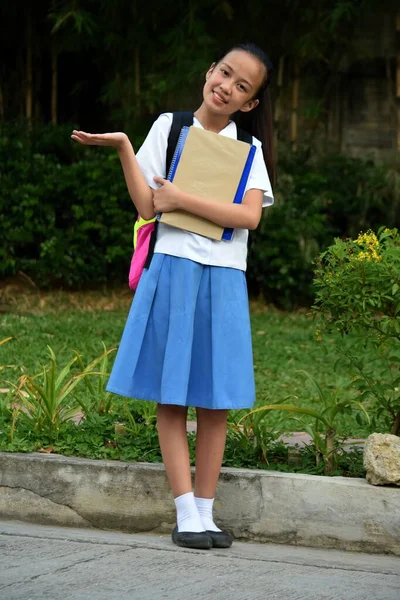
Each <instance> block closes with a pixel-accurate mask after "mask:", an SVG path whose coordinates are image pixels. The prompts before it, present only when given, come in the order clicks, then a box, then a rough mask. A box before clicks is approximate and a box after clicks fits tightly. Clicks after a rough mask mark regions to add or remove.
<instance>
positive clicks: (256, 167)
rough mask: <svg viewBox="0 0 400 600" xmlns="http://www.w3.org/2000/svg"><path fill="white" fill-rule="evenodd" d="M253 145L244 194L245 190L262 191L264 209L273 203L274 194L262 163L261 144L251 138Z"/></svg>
mask: <svg viewBox="0 0 400 600" xmlns="http://www.w3.org/2000/svg"><path fill="white" fill-rule="evenodd" d="M253 144H254V145H255V146H256V153H255V156H254V161H253V165H252V168H251V171H250V176H249V179H248V181H247V186H246V190H245V193H246V192H247V190H254V189H256V190H262V191H263V192H264V197H263V204H262V205H263V208H265V207H267V206H271V205H272V204H273V203H274V194H273V193H272V186H271V182H270V180H269V176H268V171H267V167H266V165H265V162H264V156H263V152H262V146H261V142H260V140H258V139H257V138H254V137H253Z"/></svg>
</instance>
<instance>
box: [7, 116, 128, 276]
mask: <svg viewBox="0 0 400 600" xmlns="http://www.w3.org/2000/svg"><path fill="white" fill-rule="evenodd" d="M43 132H44V134H45V135H44V136H43V138H40V136H39V133H38V132H37V130H34V131H33V132H32V133H31V136H30V137H28V136H27V135H26V134H25V136H23V134H22V133H21V131H20V130H19V129H18V127H17V126H15V131H14V130H13V129H12V128H10V130H7V131H5V130H4V128H3V130H2V132H1V136H0V162H1V180H0V182H1V187H0V189H1V191H0V215H1V216H0V227H1V230H2V244H1V246H0V276H3V277H5V276H8V275H14V274H16V273H18V272H19V271H22V272H24V273H25V274H27V275H28V276H29V277H31V278H32V279H33V280H34V281H35V283H36V284H37V285H39V286H41V287H43V286H50V285H63V286H70V287H80V286H85V285H86V286H87V285H90V286H93V285H97V284H101V283H106V282H113V281H118V282H119V281H124V280H126V278H127V271H128V267H129V261H130V255H131V250H132V228H133V223H134V219H135V209H134V207H133V204H132V202H131V200H130V198H129V195H128V192H127V190H126V186H125V182H124V179H123V175H122V171H121V167H120V164H119V160H118V156H117V155H116V153H115V152H111V151H107V150H105V151H104V149H102V151H101V152H100V151H98V150H96V149H94V148H90V149H84V148H78V147H76V148H72V142H70V140H69V136H70V128H68V130H67V128H66V127H61V128H57V129H54V130H52V131H51V130H50V129H49V128H47V129H46V128H43ZM50 133H52V135H50ZM18 134H20V135H21V137H20V138H16V136H18ZM61 136H62V139H61Z"/></svg>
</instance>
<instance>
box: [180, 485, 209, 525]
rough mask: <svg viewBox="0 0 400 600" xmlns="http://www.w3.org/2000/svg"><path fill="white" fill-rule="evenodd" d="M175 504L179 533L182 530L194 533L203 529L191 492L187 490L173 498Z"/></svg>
mask: <svg viewBox="0 0 400 600" xmlns="http://www.w3.org/2000/svg"><path fill="white" fill-rule="evenodd" d="M175 506H176V521H177V523H178V532H179V533H182V532H184V531H190V532H194V533H198V532H200V531H204V527H203V523H202V522H201V517H200V515H199V511H198V510H197V506H196V502H195V499H194V494H193V492H188V493H187V494H182V496H178V497H177V498H175Z"/></svg>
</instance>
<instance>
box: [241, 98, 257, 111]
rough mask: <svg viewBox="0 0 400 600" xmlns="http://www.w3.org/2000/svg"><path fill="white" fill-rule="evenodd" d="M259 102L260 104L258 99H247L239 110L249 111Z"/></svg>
mask: <svg viewBox="0 0 400 600" xmlns="http://www.w3.org/2000/svg"><path fill="white" fill-rule="evenodd" d="M259 104H260V101H259V100H249V101H248V102H246V104H243V106H242V108H241V109H240V110H241V111H242V112H250V111H251V110H253V109H254V108H255V107H256V106H258V105H259Z"/></svg>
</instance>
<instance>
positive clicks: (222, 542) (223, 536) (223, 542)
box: [206, 529, 233, 548]
mask: <svg viewBox="0 0 400 600" xmlns="http://www.w3.org/2000/svg"><path fill="white" fill-rule="evenodd" d="M206 533H208V535H209V536H210V538H211V541H212V545H213V548H230V547H231V546H232V541H233V540H232V536H231V534H230V533H229V531H225V530H223V531H210V530H209V529H207V531H206Z"/></svg>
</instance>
